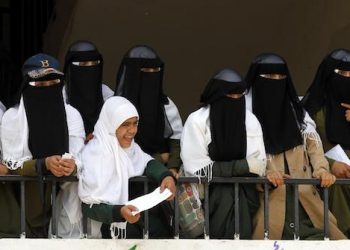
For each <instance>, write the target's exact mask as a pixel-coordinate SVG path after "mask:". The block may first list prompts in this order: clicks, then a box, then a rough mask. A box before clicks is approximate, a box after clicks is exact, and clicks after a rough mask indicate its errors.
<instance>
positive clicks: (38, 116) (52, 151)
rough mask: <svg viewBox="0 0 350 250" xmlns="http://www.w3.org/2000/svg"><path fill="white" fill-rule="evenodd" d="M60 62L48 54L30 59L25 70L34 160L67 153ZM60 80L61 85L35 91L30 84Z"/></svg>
mask: <svg viewBox="0 0 350 250" xmlns="http://www.w3.org/2000/svg"><path fill="white" fill-rule="evenodd" d="M58 68H59V62H58V61H57V60H56V59H55V58H53V57H51V56H49V55H46V54H37V55H35V56H32V57H30V58H29V59H27V60H26V61H25V62H24V64H23V68H22V73H23V77H24V78H23V83H22V87H21V90H22V96H23V103H24V107H25V113H26V117H27V122H28V128H29V139H28V146H29V149H30V152H31V154H32V155H33V158H34V159H38V158H43V157H47V156H51V155H62V154H63V153H65V152H68V149H69V148H68V126H67V118H66V110H65V106H64V101H63V96H62V87H63V73H62V72H60V71H59V70H58ZM53 79H59V80H60V83H58V84H55V85H52V86H48V87H36V86H32V85H30V84H29V83H30V82H35V81H45V80H53Z"/></svg>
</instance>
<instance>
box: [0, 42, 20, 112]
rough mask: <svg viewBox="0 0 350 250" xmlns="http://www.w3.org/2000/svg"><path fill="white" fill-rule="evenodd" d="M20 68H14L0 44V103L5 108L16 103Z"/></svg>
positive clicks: (9, 57)
mask: <svg viewBox="0 0 350 250" xmlns="http://www.w3.org/2000/svg"><path fill="white" fill-rule="evenodd" d="M19 68H20V67H16V65H15V63H14V62H13V60H12V58H11V55H10V53H9V52H8V51H7V50H6V49H5V47H3V45H1V44H0V88H1V91H0V101H1V102H2V104H4V105H5V107H6V108H10V107H11V106H13V105H14V104H15V103H16V98H17V94H18V89H19V87H20V84H21V72H20V71H19Z"/></svg>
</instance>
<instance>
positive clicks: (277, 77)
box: [259, 74, 287, 80]
mask: <svg viewBox="0 0 350 250" xmlns="http://www.w3.org/2000/svg"><path fill="white" fill-rule="evenodd" d="M259 76H260V77H262V78H265V79H270V80H284V79H286V78H287V75H285V74H259Z"/></svg>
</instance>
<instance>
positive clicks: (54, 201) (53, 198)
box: [44, 180, 57, 239]
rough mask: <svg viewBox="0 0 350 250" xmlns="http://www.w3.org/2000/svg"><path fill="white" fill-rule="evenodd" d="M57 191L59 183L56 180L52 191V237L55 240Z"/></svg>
mask: <svg viewBox="0 0 350 250" xmlns="http://www.w3.org/2000/svg"><path fill="white" fill-rule="evenodd" d="M56 189H57V182H56V180H52V190H51V199H52V217H51V237H52V238H53V239H56V238H57V215H56ZM44 199H45V197H44Z"/></svg>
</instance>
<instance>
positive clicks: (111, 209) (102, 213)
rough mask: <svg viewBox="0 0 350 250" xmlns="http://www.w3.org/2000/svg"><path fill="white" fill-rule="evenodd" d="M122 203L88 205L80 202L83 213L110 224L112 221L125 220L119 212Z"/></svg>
mask: <svg viewBox="0 0 350 250" xmlns="http://www.w3.org/2000/svg"><path fill="white" fill-rule="evenodd" d="M122 207H123V206H122V205H108V204H103V203H101V204H94V205H92V206H91V205H88V204H85V203H82V206H81V209H82V212H83V214H84V215H85V216H86V217H88V218H90V219H93V220H96V221H100V222H103V223H107V224H111V223H113V222H121V221H125V220H124V219H123V217H122V216H121V214H120V209H121V208H122Z"/></svg>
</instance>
